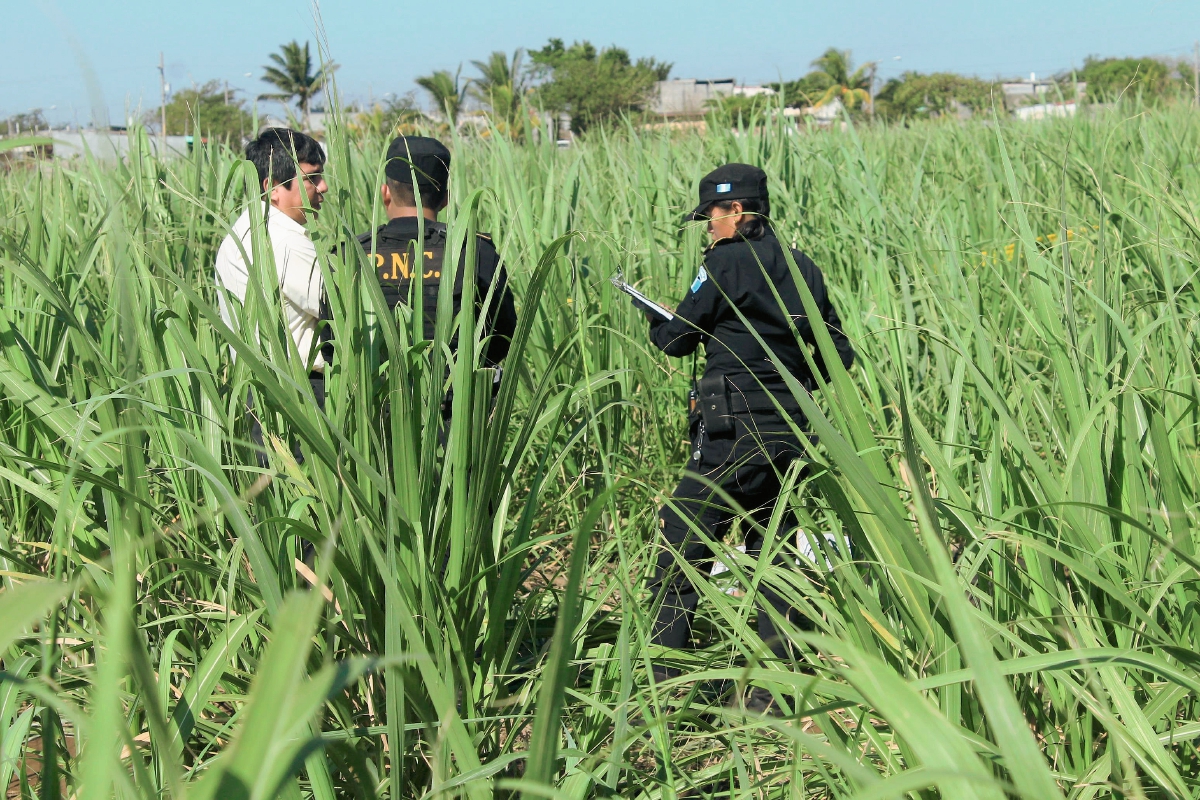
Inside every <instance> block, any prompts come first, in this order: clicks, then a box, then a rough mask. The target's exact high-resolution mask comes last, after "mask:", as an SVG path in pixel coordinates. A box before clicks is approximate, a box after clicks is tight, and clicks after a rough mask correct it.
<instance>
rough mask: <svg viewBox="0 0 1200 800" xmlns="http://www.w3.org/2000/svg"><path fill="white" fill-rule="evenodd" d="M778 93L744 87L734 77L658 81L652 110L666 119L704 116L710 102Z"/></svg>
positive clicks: (651, 105)
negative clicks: (727, 98)
mask: <svg viewBox="0 0 1200 800" xmlns="http://www.w3.org/2000/svg"><path fill="white" fill-rule="evenodd" d="M773 94H775V90H774V89H772V88H770V87H769V86H742V85H739V84H738V82H737V81H735V80H734V79H733V78H719V79H715V80H698V79H696V78H679V79H676V80H673V81H659V82H658V83H657V84H655V86H654V94H653V97H652V99H651V102H650V107H649V111H650V112H651V113H654V114H658V115H660V116H663V117H668V118H670V117H702V116H704V115H705V114H706V113H708V110H709V103H710V102H711V101H713V100H716V99H718V98H721V97H729V96H742V97H760V96H768V95H773Z"/></svg>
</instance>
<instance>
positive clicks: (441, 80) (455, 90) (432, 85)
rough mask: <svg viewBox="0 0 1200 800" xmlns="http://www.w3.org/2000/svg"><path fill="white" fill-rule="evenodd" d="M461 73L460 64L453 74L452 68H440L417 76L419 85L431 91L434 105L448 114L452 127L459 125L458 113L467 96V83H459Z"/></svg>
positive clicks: (447, 118)
mask: <svg viewBox="0 0 1200 800" xmlns="http://www.w3.org/2000/svg"><path fill="white" fill-rule="evenodd" d="M461 74H462V67H461V66H460V67H459V68H458V71H457V72H455V73H454V74H453V75H451V74H450V70H447V69H439V70H437V71H436V72H434V73H432V74H429V75H422V76H421V77H419V78H417V86H420V87H421V88H422V89H424V90H425V91H427V92H429V96H430V98H431V99H432V100H433V105H434V107H435V108H438V109H440V110H441V112H442V113H443V114H445V115H446V121H447V122H449V123H450V125H451V126H452V127H453V126H456V125H458V113H459V112H460V111H461V110H462V107H463V101H464V100H466V97H467V85H465V84H464V85H460V83H459V76H460V75H461Z"/></svg>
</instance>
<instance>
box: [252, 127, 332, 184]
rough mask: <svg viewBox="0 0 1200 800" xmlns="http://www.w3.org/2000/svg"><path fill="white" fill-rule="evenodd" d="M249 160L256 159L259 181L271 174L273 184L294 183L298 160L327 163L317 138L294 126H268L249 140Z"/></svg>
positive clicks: (261, 181) (259, 182) (317, 163)
mask: <svg viewBox="0 0 1200 800" xmlns="http://www.w3.org/2000/svg"><path fill="white" fill-rule="evenodd" d="M246 160H247V161H251V162H253V163H254V169H255V171H257V172H258V184H259V186H261V185H262V183H263V181H265V180H267V178H270V179H271V180H272V181H273V185H275V184H282V185H283V186H286V187H289V188H290V187H291V184H292V180H294V179H295V177H296V165H297V164H316V165H317V166H324V164H325V152H324V151H323V150H322V149H321V145H320V144H319V143H318V142H317V140H316V139H314V138H312V137H311V136H309V135H308V134H306V133H301V132H300V131H294V130H292V129H291V128H267V129H266V130H265V131H263V132H262V133H260V134H259V135H258V137H257V138H255V139H251V140H250V141H249V142H247V143H246Z"/></svg>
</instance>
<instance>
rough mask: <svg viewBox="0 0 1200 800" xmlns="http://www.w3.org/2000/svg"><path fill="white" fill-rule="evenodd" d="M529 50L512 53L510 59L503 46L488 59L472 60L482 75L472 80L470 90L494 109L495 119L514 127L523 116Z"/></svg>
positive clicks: (490, 108) (477, 98)
mask: <svg viewBox="0 0 1200 800" xmlns="http://www.w3.org/2000/svg"><path fill="white" fill-rule="evenodd" d="M524 57H525V51H524V50H523V49H521V48H517V50H516V51H515V52H514V53H513V54H512V60H511V61H510V60H509V58H508V55H507V54H506V53H505V52H504V51H503V50H496V51H495V52H493V53H492V54H491V55H490V56H488V60H487V61H472V62H471V64H473V65H474V67H475V69H477V70H479V77H478V78H474V79H473V80H472V81H471V82H470V85H471V88H470V90H469V91H470V94H471V96H472V97H474V98H475V99H476V100H478V101H479V103H480V104H481V105H484V106H486V107H487V108H488V110H489V111H491V113H492V117H493V119H496V120H497V121H499V122H502V123H505V124H506V125H507V127H508V128H509V130H510V131H512V129H513V128H515V127H516V125H517V122H518V121H519V120H520V118H521V100H522V99H523V98H524V96H525V93H526V91H527V90H528V83H527V79H526V77H525V76H524V75H523V74H522V69H521V62H522V60H523V59H524Z"/></svg>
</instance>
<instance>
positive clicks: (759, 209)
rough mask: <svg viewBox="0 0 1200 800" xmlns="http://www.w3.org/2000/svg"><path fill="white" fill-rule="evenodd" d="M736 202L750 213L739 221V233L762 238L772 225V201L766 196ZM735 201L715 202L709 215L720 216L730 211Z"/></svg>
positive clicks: (742, 235)
mask: <svg viewBox="0 0 1200 800" xmlns="http://www.w3.org/2000/svg"><path fill="white" fill-rule="evenodd" d="M736 202H739V203H741V204H742V213H744V214H749V215H750V216H748V217H747V218H746V219H743V220H742V221H741V222H739V223H738V234H740V235H741V237H742V238H743V239H761V238H762V237H763V234H764V233H766V232H767V230H768V228H769V226H770V223H769V218H770V216H771V201H770V200H767V199H766V198H763V199H757V198H755V199H748V200H738V201H736ZM733 203H734V201H733V200H726V201H722V202H719V203H713V205H712V208H710V209H709V212H708V213H709V216H710V217H718V216H720V215H721V212H725V213H728V212H729V210H730V209H731V208H732V207H733Z"/></svg>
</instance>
